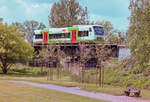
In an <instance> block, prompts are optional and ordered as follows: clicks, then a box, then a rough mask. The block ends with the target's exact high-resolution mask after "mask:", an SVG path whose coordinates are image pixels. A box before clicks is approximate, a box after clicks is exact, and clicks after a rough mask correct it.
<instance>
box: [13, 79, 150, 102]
mask: <svg viewBox="0 0 150 102" xmlns="http://www.w3.org/2000/svg"><path fill="white" fill-rule="evenodd" d="M11 82H15V83H22V84H27V85H31V86H36V87H41V88H47V89H51V90H56V91H61V92H66V93H71V94H75V95H80V96H86V97H90V98H95V99H100V100H106V101H110V102H150V101H146V100H145V101H144V100H139V99H137V98H132V97H126V96H114V95H109V94H104V93H98V92H88V91H85V90H80V89H79V88H71V87H62V86H56V85H51V84H39V83H33V82H27V81H11Z"/></svg>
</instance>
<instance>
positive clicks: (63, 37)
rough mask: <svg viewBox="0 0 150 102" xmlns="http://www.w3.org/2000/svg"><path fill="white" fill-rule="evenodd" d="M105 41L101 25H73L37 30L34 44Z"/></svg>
mask: <svg viewBox="0 0 150 102" xmlns="http://www.w3.org/2000/svg"><path fill="white" fill-rule="evenodd" d="M99 38H100V39H105V30H104V27H103V26H100V25H73V26H72V27H65V28H49V29H44V30H35V31H34V35H33V44H35V45H36V44H50V43H79V42H81V41H91V40H96V39H99Z"/></svg>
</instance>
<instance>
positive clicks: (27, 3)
mask: <svg viewBox="0 0 150 102" xmlns="http://www.w3.org/2000/svg"><path fill="white" fill-rule="evenodd" d="M55 1H58V0H0V17H2V18H4V21H5V22H8V23H9V24H10V23H12V22H15V21H18V22H23V21H25V20H37V21H39V22H43V23H44V24H46V25H47V27H48V15H49V12H50V8H51V7H52V5H53V3H54V2H55ZM77 1H79V3H80V4H81V5H82V6H87V7H88V12H89V16H90V20H91V21H103V20H109V21H111V22H112V24H113V26H114V28H116V29H119V30H120V31H125V30H126V29H127V28H128V25H129V20H128V17H129V16H130V12H129V10H128V6H129V0H77Z"/></svg>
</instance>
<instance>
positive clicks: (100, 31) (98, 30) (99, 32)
mask: <svg viewBox="0 0 150 102" xmlns="http://www.w3.org/2000/svg"><path fill="white" fill-rule="evenodd" d="M93 28H94V31H95V34H96V35H103V34H104V27H101V26H94V27H93Z"/></svg>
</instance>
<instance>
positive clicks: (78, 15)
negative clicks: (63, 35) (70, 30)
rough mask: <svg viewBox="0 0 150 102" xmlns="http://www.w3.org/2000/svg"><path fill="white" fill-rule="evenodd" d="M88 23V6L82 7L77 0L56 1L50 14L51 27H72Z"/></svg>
mask: <svg viewBox="0 0 150 102" xmlns="http://www.w3.org/2000/svg"><path fill="white" fill-rule="evenodd" d="M88 23H89V20H88V12H87V7H85V9H84V8H82V7H81V5H80V4H79V3H78V2H77V1H76V0H60V1H59V2H55V3H54V4H53V6H52V8H51V12H50V14H49V25H50V26H51V27H70V26H72V25H79V24H88Z"/></svg>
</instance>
